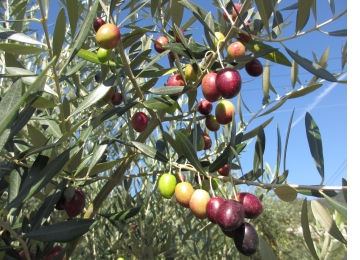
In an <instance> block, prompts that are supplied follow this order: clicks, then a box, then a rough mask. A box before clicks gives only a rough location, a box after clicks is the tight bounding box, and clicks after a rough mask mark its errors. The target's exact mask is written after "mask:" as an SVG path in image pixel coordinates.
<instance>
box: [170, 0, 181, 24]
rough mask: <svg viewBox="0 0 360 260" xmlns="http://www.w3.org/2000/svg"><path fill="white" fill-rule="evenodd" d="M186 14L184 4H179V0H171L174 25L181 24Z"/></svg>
mask: <svg viewBox="0 0 360 260" xmlns="http://www.w3.org/2000/svg"><path fill="white" fill-rule="evenodd" d="M183 15H184V6H183V5H180V4H179V1H178V0H171V17H172V21H173V23H174V25H178V26H180V25H181V21H182V18H183Z"/></svg>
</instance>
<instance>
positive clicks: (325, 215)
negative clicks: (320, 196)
mask: <svg viewBox="0 0 360 260" xmlns="http://www.w3.org/2000/svg"><path fill="white" fill-rule="evenodd" d="M311 209H312V212H313V214H314V217H315V219H316V220H317V221H318V222H319V224H320V225H321V226H322V227H323V228H324V229H325V231H326V232H328V233H329V234H330V235H331V236H332V237H333V238H335V239H336V240H338V241H340V242H341V243H343V244H345V245H346V244H347V241H346V239H345V238H344V236H343V234H342V233H341V232H340V230H339V228H338V227H337V226H336V223H335V221H334V220H333V219H332V218H331V216H330V214H329V212H328V211H327V210H326V208H324V207H323V206H322V205H321V204H320V203H319V202H318V201H316V200H312V201H311Z"/></svg>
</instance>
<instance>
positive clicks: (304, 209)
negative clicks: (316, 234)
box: [301, 198, 319, 260]
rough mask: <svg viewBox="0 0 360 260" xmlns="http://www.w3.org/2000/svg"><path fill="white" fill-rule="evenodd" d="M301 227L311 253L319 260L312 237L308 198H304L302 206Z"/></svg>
mask: <svg viewBox="0 0 360 260" xmlns="http://www.w3.org/2000/svg"><path fill="white" fill-rule="evenodd" d="M301 227H302V231H303V236H304V240H305V243H306V245H307V247H308V249H309V251H310V253H311V255H312V256H313V257H314V259H317V260H319V257H318V255H317V253H316V250H315V247H314V242H313V240H312V237H311V232H310V228H309V220H308V210H307V199H306V198H305V199H304V200H303V203H302V208H301Z"/></svg>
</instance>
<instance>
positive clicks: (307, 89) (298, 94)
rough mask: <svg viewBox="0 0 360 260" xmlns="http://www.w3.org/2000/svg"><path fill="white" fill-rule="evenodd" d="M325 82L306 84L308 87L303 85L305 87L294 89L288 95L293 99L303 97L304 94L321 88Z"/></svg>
mask: <svg viewBox="0 0 360 260" xmlns="http://www.w3.org/2000/svg"><path fill="white" fill-rule="evenodd" d="M322 85H323V84H321V83H316V84H313V85H310V86H306V87H303V88H300V89H298V90H293V91H292V92H291V93H290V95H289V96H288V98H289V99H292V98H298V97H302V96H305V95H307V94H309V93H311V92H313V91H315V90H317V89H318V88H320V87H321V86H322Z"/></svg>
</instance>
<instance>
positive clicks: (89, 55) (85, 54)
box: [76, 49, 116, 66]
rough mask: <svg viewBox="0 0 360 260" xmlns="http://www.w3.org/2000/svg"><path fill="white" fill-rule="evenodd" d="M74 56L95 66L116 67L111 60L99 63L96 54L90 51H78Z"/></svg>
mask: <svg viewBox="0 0 360 260" xmlns="http://www.w3.org/2000/svg"><path fill="white" fill-rule="evenodd" d="M76 56H78V57H79V58H82V59H84V60H86V61H90V62H93V63H96V64H103V65H109V66H116V63H115V62H113V61H112V60H109V61H106V62H101V61H99V59H98V57H97V54H96V53H95V52H92V51H88V50H84V49H80V50H79V51H78V52H77V53H76Z"/></svg>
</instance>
